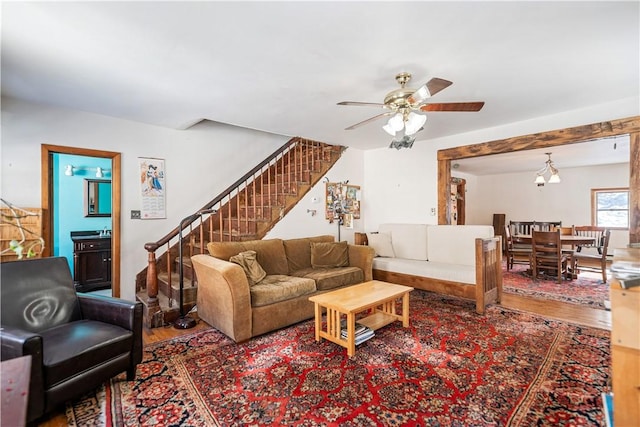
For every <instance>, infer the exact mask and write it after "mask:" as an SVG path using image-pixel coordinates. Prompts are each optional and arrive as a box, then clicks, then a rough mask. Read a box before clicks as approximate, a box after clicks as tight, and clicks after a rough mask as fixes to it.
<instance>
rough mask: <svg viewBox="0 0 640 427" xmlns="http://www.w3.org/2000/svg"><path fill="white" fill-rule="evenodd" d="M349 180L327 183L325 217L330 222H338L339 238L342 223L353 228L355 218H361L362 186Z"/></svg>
mask: <svg viewBox="0 0 640 427" xmlns="http://www.w3.org/2000/svg"><path fill="white" fill-rule="evenodd" d="M348 182H349V181H348V180H347V181H344V182H327V183H326V189H325V203H326V206H325V218H326V219H327V220H329V223H330V224H333V223H334V222H336V223H337V224H338V240H340V226H341V225H344V226H346V227H348V228H353V220H355V219H360V186H358V185H349V184H348Z"/></svg>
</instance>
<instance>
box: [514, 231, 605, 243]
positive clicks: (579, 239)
mask: <svg viewBox="0 0 640 427" xmlns="http://www.w3.org/2000/svg"><path fill="white" fill-rule="evenodd" d="M512 238H513V242H514V243H526V244H531V234H518V235H513V237H512ZM595 242H596V238H595V237H589V236H575V235H572V234H566V235H560V243H561V244H563V245H572V246H580V245H593V244H594V243H595Z"/></svg>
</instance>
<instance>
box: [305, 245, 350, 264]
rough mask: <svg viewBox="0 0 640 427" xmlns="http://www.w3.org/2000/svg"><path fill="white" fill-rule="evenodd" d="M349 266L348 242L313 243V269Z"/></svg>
mask: <svg viewBox="0 0 640 427" xmlns="http://www.w3.org/2000/svg"><path fill="white" fill-rule="evenodd" d="M348 265H349V246H348V243H347V242H331V243H329V242H321V243H318V242H311V267H312V268H334V267H347V266H348Z"/></svg>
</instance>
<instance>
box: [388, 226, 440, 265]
mask: <svg viewBox="0 0 640 427" xmlns="http://www.w3.org/2000/svg"><path fill="white" fill-rule="evenodd" d="M428 227H430V225H427V224H380V227H378V231H379V232H381V233H389V234H391V243H392V244H393V252H394V253H395V256H396V257H397V258H404V259H416V260H422V261H426V260H428V259H429V257H428V255H429V252H428V251H427V228H428Z"/></svg>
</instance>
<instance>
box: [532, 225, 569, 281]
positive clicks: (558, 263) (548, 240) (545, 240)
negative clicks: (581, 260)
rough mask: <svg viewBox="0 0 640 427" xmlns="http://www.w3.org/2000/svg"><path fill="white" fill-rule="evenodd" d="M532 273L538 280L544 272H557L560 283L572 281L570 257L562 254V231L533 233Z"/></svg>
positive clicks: (534, 231)
mask: <svg viewBox="0 0 640 427" xmlns="http://www.w3.org/2000/svg"><path fill="white" fill-rule="evenodd" d="M531 246H532V249H531V251H532V252H531V272H532V274H533V278H534V279H537V278H538V277H539V276H540V274H541V273H542V272H545V273H547V274H548V273H549V272H555V274H556V276H557V278H558V283H562V279H563V278H566V279H571V278H572V276H571V274H570V272H569V269H568V267H569V257H568V256H567V255H566V254H563V253H562V244H561V240H560V230H557V231H536V230H533V231H532V232H531Z"/></svg>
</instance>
